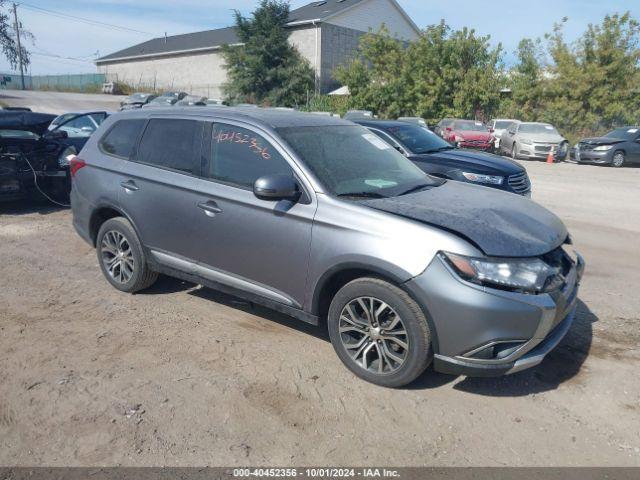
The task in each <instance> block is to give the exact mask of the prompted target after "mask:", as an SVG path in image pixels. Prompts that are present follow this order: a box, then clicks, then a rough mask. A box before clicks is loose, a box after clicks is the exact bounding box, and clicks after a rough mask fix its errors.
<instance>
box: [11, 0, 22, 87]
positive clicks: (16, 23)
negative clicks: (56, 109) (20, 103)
mask: <svg viewBox="0 0 640 480" xmlns="http://www.w3.org/2000/svg"><path fill="white" fill-rule="evenodd" d="M13 20H14V25H15V27H16V43H17V45H18V63H20V83H21V84H22V90H24V68H23V66H22V46H21V45H20V24H19V23H18V6H17V5H16V4H15V3H14V4H13Z"/></svg>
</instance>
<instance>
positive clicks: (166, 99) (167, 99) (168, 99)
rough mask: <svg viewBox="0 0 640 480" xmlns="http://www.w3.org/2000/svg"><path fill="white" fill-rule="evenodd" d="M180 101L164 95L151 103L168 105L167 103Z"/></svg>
mask: <svg viewBox="0 0 640 480" xmlns="http://www.w3.org/2000/svg"><path fill="white" fill-rule="evenodd" d="M177 100H178V99H177V98H174V97H169V96H166V95H162V96H160V97H156V98H154V99H153V100H151V101H150V102H149V103H163V104H167V103H175V102H176V101H177Z"/></svg>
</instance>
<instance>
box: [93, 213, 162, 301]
mask: <svg viewBox="0 0 640 480" xmlns="http://www.w3.org/2000/svg"><path fill="white" fill-rule="evenodd" d="M96 252H97V254H98V261H99V262H100V269H101V270H102V273H103V274H104V276H105V278H106V279H107V281H108V282H109V283H110V284H111V285H113V286H114V287H115V288H117V289H118V290H120V291H123V292H127V293H134V292H137V291H140V290H144V289H145V288H148V287H150V286H151V285H152V284H153V283H154V282H155V281H156V279H157V278H158V274H157V273H156V272H154V271H152V270H151V269H150V268H149V265H147V261H146V258H145V255H144V251H143V249H142V245H141V244H140V240H139V239H138V236H137V235H136V232H135V230H134V229H133V226H132V225H131V223H129V221H128V220H127V219H125V218H122V217H116V218H111V219H109V220H107V221H106V222H104V223H103V224H102V226H101V227H100V231H99V232H98V237H97V241H96Z"/></svg>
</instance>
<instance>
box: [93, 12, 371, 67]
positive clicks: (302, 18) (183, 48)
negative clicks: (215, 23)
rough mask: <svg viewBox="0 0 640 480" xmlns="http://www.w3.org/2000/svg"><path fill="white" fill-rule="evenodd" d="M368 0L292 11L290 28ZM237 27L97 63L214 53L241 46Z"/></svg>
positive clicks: (175, 38) (173, 39)
mask: <svg viewBox="0 0 640 480" xmlns="http://www.w3.org/2000/svg"><path fill="white" fill-rule="evenodd" d="M363 1H367V0H325V1H315V2H311V3H309V4H307V5H305V6H303V7H300V8H297V9H295V10H293V11H291V13H290V15H289V24H288V25H289V26H291V27H295V26H298V25H303V24H307V23H312V22H322V21H324V20H326V19H328V18H330V17H333V16H334V15H337V14H339V13H342V12H343V11H345V10H348V9H350V8H352V7H354V6H356V5H357V4H359V3H361V2H363ZM239 41H240V40H239V39H238V35H237V34H236V29H235V27H226V28H219V29H216V30H205V31H203V32H195V33H186V34H183V35H172V36H170V37H159V38H154V39H152V40H148V41H146V42H143V43H139V44H138V45H134V46H132V47H129V48H125V49H123V50H119V51H117V52H114V53H111V54H109V55H105V56H104V57H100V58H98V59H97V60H96V63H98V64H100V63H103V62H108V61H116V60H128V59H132V58H140V57H152V56H159V55H171V54H175V53H181V52H197V51H206V50H214V49H217V48H220V47H221V46H222V45H233V44H238V43H239Z"/></svg>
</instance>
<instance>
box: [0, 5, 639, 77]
mask: <svg viewBox="0 0 640 480" xmlns="http://www.w3.org/2000/svg"><path fill="white" fill-rule="evenodd" d="M16 2H17V3H18V4H19V6H18V15H19V19H20V22H21V24H22V27H23V28H24V29H26V30H29V31H30V32H31V33H32V34H33V36H34V37H35V40H34V42H33V43H31V42H27V45H26V46H27V48H28V49H29V50H30V51H31V52H32V64H31V65H30V66H29V70H30V73H32V74H34V75H36V74H66V73H93V72H95V71H96V68H95V65H94V64H93V63H92V61H91V60H92V59H94V58H95V57H96V56H97V55H106V54H109V53H112V52H114V51H117V50H120V49H122V48H125V47H129V46H131V45H134V44H136V43H140V42H143V41H145V40H148V39H150V38H153V37H159V36H163V35H164V34H165V32H166V33H167V34H168V35H174V34H179V33H188V32H194V31H199V30H208V29H212V28H220V27H225V26H229V25H232V24H233V9H238V10H240V11H241V12H242V13H243V14H245V15H248V14H250V13H251V11H252V10H253V9H254V8H255V5H256V4H257V1H256V0H233V1H232V2H229V1H224V0H173V1H168V0H164V1H163V0H28V1H26V2H22V1H21V0H16ZM290 3H291V7H292V8H296V7H300V6H302V5H305V4H307V3H309V0H292V1H291V2H290ZM398 3H399V4H400V5H401V6H402V7H403V8H404V9H405V10H406V11H407V13H408V14H409V15H410V16H411V18H412V19H413V20H414V21H415V23H416V24H417V25H418V26H419V27H420V28H423V27H425V26H427V25H430V24H434V23H438V22H439V21H440V20H441V19H445V21H446V22H447V23H448V24H449V25H451V26H452V27H454V28H462V27H465V26H466V27H469V28H474V29H475V30H476V31H477V32H478V33H479V34H482V35H490V36H491V42H492V43H493V44H497V43H498V42H500V43H502V45H503V47H504V49H505V51H506V55H505V61H506V63H507V64H508V63H510V62H512V61H513V58H514V57H513V52H514V50H515V49H516V47H517V45H518V42H519V41H520V40H521V39H522V38H523V37H530V38H536V37H541V36H543V35H544V34H545V33H547V32H550V31H551V30H552V28H553V24H554V23H555V22H558V21H560V20H561V19H562V18H563V17H565V16H566V17H568V18H569V21H568V23H567V24H566V26H565V32H566V37H567V39H568V40H574V39H576V38H577V37H578V36H579V35H580V34H581V33H582V32H583V31H584V30H585V29H586V27H587V25H588V24H589V23H600V22H601V20H602V18H603V16H604V15H605V14H607V13H616V12H620V13H622V12H624V11H627V10H629V11H631V13H632V14H633V15H634V16H635V17H636V18H640V1H638V0H529V1H519V0H515V1H512V2H494V1H482V0H449V1H446V2H443V1H438V0H398ZM34 7H37V8H34ZM4 9H5V10H7V4H6V2H5V7H4ZM38 9H46V10H49V11H51V12H56V13H59V14H62V15H63V16H56V15H53V14H51V13H45V12H43V11H42V10H38ZM68 16H74V17H81V18H83V19H90V20H93V21H94V22H101V23H104V24H110V25H111V26H106V25H97V24H95V23H89V22H83V21H79V20H76V19H72V18H69V17H68ZM114 26H115V27H114ZM116 27H117V28H116ZM10 71H11V69H10V66H9V64H8V62H7V61H6V60H5V59H4V58H1V59H0V72H10Z"/></svg>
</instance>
